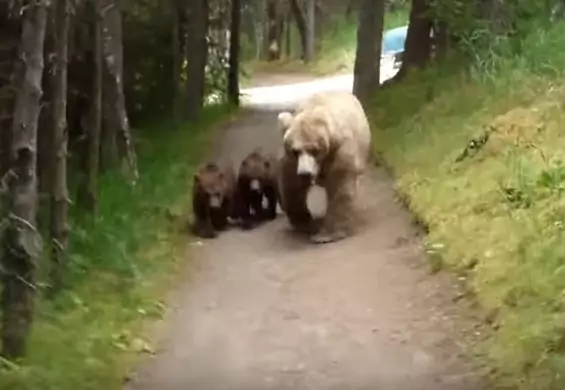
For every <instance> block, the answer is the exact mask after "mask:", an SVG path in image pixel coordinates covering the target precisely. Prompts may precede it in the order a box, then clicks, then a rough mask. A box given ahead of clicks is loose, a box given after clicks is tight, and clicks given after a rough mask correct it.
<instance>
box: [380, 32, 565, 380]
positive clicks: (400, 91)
mask: <svg viewBox="0 0 565 390" xmlns="http://www.w3.org/2000/svg"><path fill="white" fill-rule="evenodd" d="M525 30H527V31H524V33H523V36H522V37H520V38H519V39H515V40H500V41H498V42H497V43H495V44H492V45H491V46H490V47H489V48H488V50H485V49H484V48H485V45H484V41H483V46H482V47H481V46H479V47H474V49H473V50H474V55H473V56H471V57H468V56H467V57H463V59H461V56H456V58H455V59H454V58H451V59H449V60H445V61H443V63H442V64H441V65H437V64H436V65H431V66H429V67H428V69H426V70H422V71H414V72H411V73H410V74H408V75H407V76H406V77H405V78H404V79H403V80H402V81H401V82H399V83H397V84H395V85H392V86H390V87H387V88H384V89H383V90H381V91H380V92H378V93H377V94H376V97H375V102H374V103H373V105H372V107H373V108H372V110H371V117H372V123H373V126H374V145H375V149H376V151H377V152H378V153H379V154H380V156H381V157H382V161H383V162H384V163H385V164H386V165H387V166H388V167H389V168H390V169H391V171H392V172H393V174H394V176H395V178H396V179H397V187H398V191H399V193H400V195H401V197H402V198H404V199H405V200H406V202H407V204H408V205H409V207H410V209H411V210H412V211H413V212H414V214H415V215H416V217H417V219H419V220H420V221H423V222H424V224H425V225H426V227H427V229H428V231H429V234H428V236H427V239H426V248H427V250H428V252H429V253H430V259H433V262H430V265H431V269H433V270H438V269H440V268H445V269H448V270H450V271H453V272H454V273H456V274H457V275H458V276H459V277H460V278H461V279H462V280H465V284H466V285H467V286H468V293H469V295H470V296H472V297H473V299H476V300H477V302H478V303H479V304H480V306H481V307H482V309H484V312H485V321H486V322H487V323H488V324H490V325H491V327H492V329H493V336H492V337H491V338H489V339H488V340H487V341H486V342H485V343H484V344H482V345H478V346H475V347H476V352H479V353H480V354H481V356H482V357H483V358H485V359H486V360H485V361H486V363H487V365H488V366H489V367H490V368H491V370H492V378H493V380H494V382H493V383H494V385H495V386H496V388H509V389H514V388H518V389H555V390H557V389H563V388H565V327H564V324H565V246H564V245H563V242H564V241H565V208H564V207H565V197H564V190H565V133H563V123H564V121H565V111H564V108H565V106H564V103H563V102H565V71H564V69H565V55H564V54H563V51H562V50H559V49H558V48H560V47H563V46H565V38H564V37H565V23H564V22H557V23H555V24H548V23H539V24H536V23H534V22H530V24H529V25H528V27H527V28H525ZM491 42H494V40H491ZM469 58H471V59H469ZM438 259H439V260H438Z"/></svg>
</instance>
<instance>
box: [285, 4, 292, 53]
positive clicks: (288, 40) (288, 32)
mask: <svg viewBox="0 0 565 390" xmlns="http://www.w3.org/2000/svg"><path fill="white" fill-rule="evenodd" d="M291 21H292V13H291V12H290V11H287V12H286V13H285V29H284V32H285V46H284V51H285V53H284V54H285V56H286V57H287V58H290V57H291V56H292V29H291V25H292V23H291Z"/></svg>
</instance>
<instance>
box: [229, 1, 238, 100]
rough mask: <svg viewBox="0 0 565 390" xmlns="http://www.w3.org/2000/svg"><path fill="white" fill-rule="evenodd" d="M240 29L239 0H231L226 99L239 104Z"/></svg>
mask: <svg viewBox="0 0 565 390" xmlns="http://www.w3.org/2000/svg"><path fill="white" fill-rule="evenodd" d="M240 30H241V3H240V0H231V28H230V45H229V47H230V53H229V69H228V99H229V101H230V102H231V103H232V104H235V105H236V106H238V105H239V48H240Z"/></svg>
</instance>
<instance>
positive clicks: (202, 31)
mask: <svg viewBox="0 0 565 390" xmlns="http://www.w3.org/2000/svg"><path fill="white" fill-rule="evenodd" d="M186 26H187V34H186V43H185V56H186V61H187V65H186V73H187V82H186V94H185V95H186V116H187V119H189V120H195V119H197V118H198V117H199V115H200V111H201V109H202V105H203V104H204V98H205V96H204V95H205V81H206V73H205V71H206V62H207V58H208V42H207V39H206V35H207V33H208V1H207V0H190V1H189V2H188V3H187V7H186Z"/></svg>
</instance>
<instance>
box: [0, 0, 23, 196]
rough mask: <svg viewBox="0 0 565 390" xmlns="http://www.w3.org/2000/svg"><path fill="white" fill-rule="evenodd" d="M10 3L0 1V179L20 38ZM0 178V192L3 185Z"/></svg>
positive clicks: (7, 158)
mask: <svg viewBox="0 0 565 390" xmlns="http://www.w3.org/2000/svg"><path fill="white" fill-rule="evenodd" d="M17 14H18V12H17V10H15V9H14V8H13V6H12V2H10V1H3V2H0V37H2V39H0V180H1V179H2V177H4V175H5V174H6V172H7V171H8V168H9V166H10V145H11V133H12V119H13V114H14V103H15V95H16V89H15V72H16V65H17V61H16V59H17V57H18V43H19V41H20V37H21V33H20V25H21V24H20V20H19V18H18V17H17ZM1 183H2V182H1V181H0V193H2V192H1V191H2V189H3V186H2V184H1Z"/></svg>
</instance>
